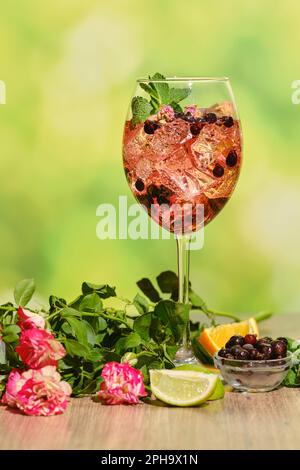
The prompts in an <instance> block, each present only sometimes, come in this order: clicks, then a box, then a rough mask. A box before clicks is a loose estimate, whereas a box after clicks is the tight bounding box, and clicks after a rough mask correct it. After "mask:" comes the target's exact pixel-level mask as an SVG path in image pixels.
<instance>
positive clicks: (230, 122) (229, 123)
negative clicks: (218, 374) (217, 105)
mask: <svg viewBox="0 0 300 470" xmlns="http://www.w3.org/2000/svg"><path fill="white" fill-rule="evenodd" d="M223 124H224V126H225V127H231V126H233V119H232V117H231V116H224V118H223Z"/></svg>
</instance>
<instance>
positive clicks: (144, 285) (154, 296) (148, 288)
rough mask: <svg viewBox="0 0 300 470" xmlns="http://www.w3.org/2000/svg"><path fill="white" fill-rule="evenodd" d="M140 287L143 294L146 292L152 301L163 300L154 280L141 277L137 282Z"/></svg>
mask: <svg viewBox="0 0 300 470" xmlns="http://www.w3.org/2000/svg"><path fill="white" fill-rule="evenodd" d="M137 285H138V287H139V288H140V289H141V291H142V292H143V294H145V295H146V296H147V297H148V299H150V300H151V302H159V301H160V300H161V297H160V295H159V293H158V292H157V290H156V289H155V287H154V285H153V284H152V282H151V281H150V280H149V279H147V278H146V277H144V278H143V279H140V280H139V281H138V282H137Z"/></svg>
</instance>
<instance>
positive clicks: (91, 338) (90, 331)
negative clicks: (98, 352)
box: [81, 320, 97, 346]
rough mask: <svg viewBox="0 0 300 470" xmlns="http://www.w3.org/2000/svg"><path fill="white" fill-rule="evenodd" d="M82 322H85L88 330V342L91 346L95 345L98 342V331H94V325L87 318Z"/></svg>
mask: <svg viewBox="0 0 300 470" xmlns="http://www.w3.org/2000/svg"><path fill="white" fill-rule="evenodd" d="M81 322H82V323H83V324H84V326H85V330H86V336H87V342H88V343H89V344H90V345H91V346H94V345H95V344H96V342H97V337H96V333H95V331H94V328H93V327H92V325H91V324H90V323H89V322H88V321H86V320H81Z"/></svg>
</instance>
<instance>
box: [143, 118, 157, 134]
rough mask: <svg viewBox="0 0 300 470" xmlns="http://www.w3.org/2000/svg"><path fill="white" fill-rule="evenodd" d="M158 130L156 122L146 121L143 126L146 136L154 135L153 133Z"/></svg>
mask: <svg viewBox="0 0 300 470" xmlns="http://www.w3.org/2000/svg"><path fill="white" fill-rule="evenodd" d="M158 128H159V124H157V122H154V121H146V122H145V124H144V131H145V132H146V134H154V132H155V131H156V129H158Z"/></svg>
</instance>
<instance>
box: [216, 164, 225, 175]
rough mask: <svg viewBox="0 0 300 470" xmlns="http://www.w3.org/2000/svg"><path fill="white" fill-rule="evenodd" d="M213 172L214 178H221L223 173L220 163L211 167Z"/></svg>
mask: <svg viewBox="0 0 300 470" xmlns="http://www.w3.org/2000/svg"><path fill="white" fill-rule="evenodd" d="M213 174H214V176H215V177H216V178H221V176H223V175H224V168H223V167H222V165H220V163H217V164H216V165H215V167H214V169H213Z"/></svg>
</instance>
